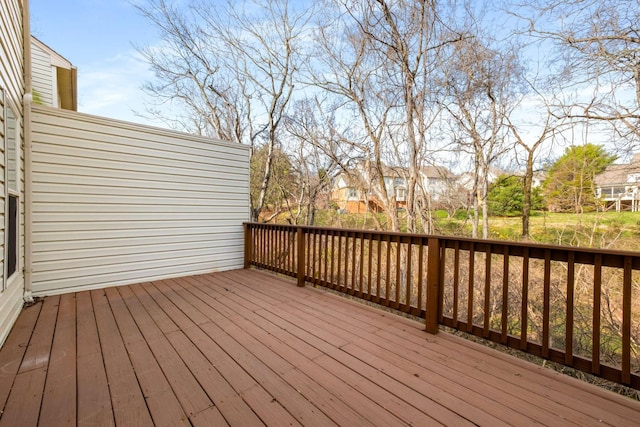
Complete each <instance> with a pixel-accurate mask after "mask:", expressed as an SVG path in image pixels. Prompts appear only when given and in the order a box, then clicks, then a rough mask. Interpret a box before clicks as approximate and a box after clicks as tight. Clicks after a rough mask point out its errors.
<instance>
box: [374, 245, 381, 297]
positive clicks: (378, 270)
mask: <svg viewBox="0 0 640 427" xmlns="http://www.w3.org/2000/svg"><path fill="white" fill-rule="evenodd" d="M376 236H377V239H378V251H377V252H376V261H377V262H376V264H377V265H376V299H375V301H376V302H377V303H378V302H380V280H381V278H382V277H381V271H382V236H380V235H379V234H377V235H376Z"/></svg>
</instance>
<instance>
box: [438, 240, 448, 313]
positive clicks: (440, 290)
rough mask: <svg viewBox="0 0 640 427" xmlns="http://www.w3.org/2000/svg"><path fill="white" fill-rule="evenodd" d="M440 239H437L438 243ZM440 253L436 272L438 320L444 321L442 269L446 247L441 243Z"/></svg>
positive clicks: (443, 267) (444, 262) (445, 256)
mask: <svg viewBox="0 0 640 427" xmlns="http://www.w3.org/2000/svg"><path fill="white" fill-rule="evenodd" d="M440 242H441V240H438V245H439V244H440ZM438 253H439V254H440V272H439V274H438V322H440V323H443V322H444V271H445V266H446V264H447V261H446V258H447V248H446V247H445V246H444V245H443V246H442V248H441V249H439V251H438Z"/></svg>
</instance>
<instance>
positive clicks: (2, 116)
mask: <svg viewBox="0 0 640 427" xmlns="http://www.w3.org/2000/svg"><path fill="white" fill-rule="evenodd" d="M22 43H23V39H22V2H21V1H20V0H3V1H1V2H0V87H1V88H2V89H3V96H0V107H1V108H0V134H1V135H0V344H1V343H3V342H4V340H5V338H6V337H7V335H8V333H9V331H10V329H11V326H12V325H13V323H14V321H15V319H16V318H17V317H18V314H19V313H20V309H21V308H22V302H23V299H22V297H23V292H24V276H23V272H22V266H23V265H24V226H23V224H24V193H22V194H20V197H19V198H20V203H21V205H20V209H19V210H20V223H19V224H20V225H19V233H18V235H19V239H20V240H19V245H20V251H19V253H18V261H17V271H16V273H15V274H14V275H13V276H12V277H11V278H10V280H7V279H6V265H5V262H4V260H5V254H6V243H5V241H6V233H5V229H6V225H5V223H6V215H5V211H6V209H7V203H6V198H7V197H6V168H5V166H6V159H5V155H6V125H7V124H6V108H7V107H8V106H11V107H13V110H14V112H15V116H16V118H17V120H18V121H17V122H16V123H17V124H18V127H17V140H18V145H19V147H21V146H22V141H23V127H22V116H23V113H22V96H23V94H24V80H23V72H22V70H23V65H24V64H23V44H22ZM19 151H20V156H21V158H22V152H23V150H19ZM20 168H21V170H22V171H24V169H23V168H24V162H20ZM20 176H21V177H22V178H23V177H24V172H22V173H21V174H20ZM20 188H24V186H23V185H22V186H21V187H20Z"/></svg>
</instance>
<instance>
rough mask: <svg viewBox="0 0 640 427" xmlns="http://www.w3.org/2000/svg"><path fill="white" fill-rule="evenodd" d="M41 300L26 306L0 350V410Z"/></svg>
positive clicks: (34, 323)
mask: <svg viewBox="0 0 640 427" xmlns="http://www.w3.org/2000/svg"><path fill="white" fill-rule="evenodd" d="M41 309H42V302H36V303H35V304H33V305H31V306H29V307H26V308H25V309H24V310H22V313H21V314H20V316H19V317H18V320H17V321H16V324H15V325H14V327H13V329H12V331H11V334H10V335H9V336H8V337H7V340H6V341H5V343H4V346H3V347H2V351H1V352H0V411H2V410H4V405H5V404H6V403H7V398H8V397H9V393H10V392H11V386H12V385H13V381H14V379H15V377H16V374H17V373H18V369H19V368H20V364H21V363H22V358H23V357H24V354H25V352H26V350H27V346H28V345H29V341H30V340H31V335H32V334H33V330H34V328H35V325H36V322H37V321H38V316H39V315H40V310H41Z"/></svg>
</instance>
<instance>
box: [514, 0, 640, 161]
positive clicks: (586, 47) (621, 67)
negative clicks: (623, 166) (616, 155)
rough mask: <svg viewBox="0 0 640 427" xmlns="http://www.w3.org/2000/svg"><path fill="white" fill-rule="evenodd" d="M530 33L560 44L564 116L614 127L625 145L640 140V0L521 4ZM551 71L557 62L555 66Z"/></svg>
mask: <svg viewBox="0 0 640 427" xmlns="http://www.w3.org/2000/svg"><path fill="white" fill-rule="evenodd" d="M517 13H518V15H519V17H521V18H523V19H524V20H525V22H526V23H527V28H526V30H527V32H528V34H530V35H533V36H534V37H538V38H540V39H541V40H542V42H543V43H546V42H551V43H552V44H553V46H555V47H556V48H557V50H556V53H557V55H555V56H553V57H552V59H553V61H554V62H555V63H558V64H560V69H558V70H554V71H556V72H557V75H556V78H557V79H558V81H559V82H561V83H562V84H563V89H564V90H565V91H567V92H569V91H573V93H574V95H573V96H571V97H567V99H566V100H565V101H564V102H563V103H562V104H561V106H562V107H563V109H564V115H565V116H566V117H568V118H571V119H575V120H589V121H591V122H595V123H601V124H609V125H612V127H613V129H614V130H615V131H616V132H617V134H618V137H619V139H620V140H621V141H623V143H626V147H625V148H630V147H632V146H633V144H634V143H637V142H638V139H639V138H640V8H639V7H638V2H637V0H582V1H571V2H568V1H561V0H546V1H541V0H536V1H532V2H528V3H527V4H526V5H524V6H521V7H520V9H519V10H518V11H517ZM549 68H550V69H553V68H554V67H553V65H551V64H550V67H549Z"/></svg>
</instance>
